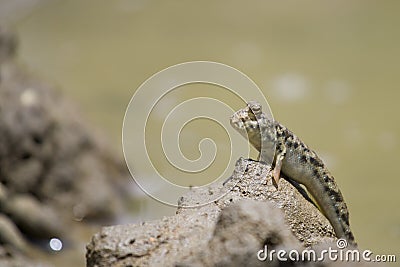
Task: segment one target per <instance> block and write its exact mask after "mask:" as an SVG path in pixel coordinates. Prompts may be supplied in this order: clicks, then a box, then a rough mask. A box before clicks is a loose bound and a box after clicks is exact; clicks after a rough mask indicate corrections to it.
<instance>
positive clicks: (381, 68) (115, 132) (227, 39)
mask: <svg viewBox="0 0 400 267" xmlns="http://www.w3.org/2000/svg"><path fill="white" fill-rule="evenodd" d="M399 8H400V4H399V2H398V1H385V2H381V3H378V2H376V1H352V2H348V1H334V2H326V1H323V2H320V1H303V2H302V4H301V5H300V4H298V3H297V2H287V1H285V2H278V1H274V2H268V3H267V2H256V3H252V4H250V3H247V2H246V3H245V2H239V1H233V2H232V1H217V2H216V1H201V2H200V1H199V2H196V3H194V2H189V1H144V0H141V1H128V0H119V1H112V2H110V1H106V0H99V1H78V0H71V1H53V2H50V1H49V2H45V3H44V4H42V5H40V6H38V7H37V8H35V9H34V10H33V11H32V12H30V13H29V14H27V15H24V16H23V17H22V18H21V19H19V20H18V21H17V22H16V24H15V28H16V30H17V32H18V33H19V36H20V50H19V58H20V61H21V62H23V64H25V65H27V67H28V68H29V69H30V70H32V71H33V72H35V73H36V74H37V75H39V76H41V77H43V78H44V79H46V80H50V81H51V82H53V83H55V84H58V85H59V86H60V90H62V91H64V92H65V93H66V94H67V95H68V96H69V97H71V98H72V99H74V100H76V101H77V102H79V103H80V104H81V107H82V110H83V111H84V113H86V114H87V116H88V117H89V118H90V119H91V120H92V121H93V124H94V125H98V126H99V127H100V128H104V129H105V131H106V132H107V133H108V134H109V136H110V137H111V139H112V140H113V141H114V143H115V147H116V149H121V137H120V136H121V127H122V120H123V115H124V111H125V108H126V106H127V104H128V102H129V99H130V97H131V96H132V94H133V93H134V91H135V89H136V88H137V87H138V86H139V85H140V84H141V83H142V82H144V81H145V80H146V79H147V78H148V77H150V76H151V75H152V74H154V73H155V72H158V71H160V70H162V69H163V68H165V67H168V66H170V65H174V64H177V63H181V62H185V61H192V60H211V61H217V62H222V63H225V64H228V65H231V66H233V67H235V68H237V69H239V70H241V71H243V72H244V73H246V74H247V75H248V76H249V77H251V78H252V79H253V80H254V81H255V82H256V83H257V84H258V85H259V86H260V87H261V88H262V90H263V92H264V94H265V95H266V97H267V99H268V100H269V103H270V105H271V108H272V111H273V113H274V116H275V118H276V119H277V120H279V121H280V122H282V123H283V124H284V125H286V126H287V127H288V128H289V129H291V130H293V131H294V132H295V133H297V135H298V136H299V137H301V138H302V139H303V141H305V142H306V143H308V144H309V145H310V146H311V147H312V148H313V149H314V150H316V151H317V152H318V153H319V154H320V155H321V156H322V157H323V158H324V159H325V161H326V162H327V164H328V166H329V167H330V170H331V172H332V173H333V175H334V176H335V178H336V180H337V182H338V184H339V186H340V188H341V190H342V192H343V194H344V197H345V199H346V201H347V204H348V206H349V210H350V215H351V216H350V220H351V226H352V229H353V231H354V233H355V236H356V239H357V241H358V243H359V245H360V246H361V247H362V248H368V249H371V250H373V251H374V252H375V253H387V254H390V253H391V254H393V253H396V252H398V251H399V249H400V213H399V210H398V205H399V203H400V197H399V193H398V192H399V188H400V182H399V179H398V177H399V169H398V161H399V153H400V143H399V141H400V124H399V119H398V116H399V114H400V107H399V106H400V105H399V99H400V90H399V84H400V75H399V74H400V73H399V69H400V68H399V67H400V66H399V62H400V52H399V47H400V31H399V26H400V16H399V15H398V14H399V11H400V10H399ZM192 91H193V92H195V93H194V95H205V96H211V95H213V94H214V95H215V97H218V98H220V99H222V100H224V101H227V102H229V101H234V100H232V99H231V98H229V97H225V93H224V92H223V91H220V90H217V89H215V88H214V89H213V88H198V87H197V88H195V90H192ZM176 94H177V95H176V96H174V95H171V96H168V97H166V99H163V100H164V101H165V102H164V103H166V104H164V106H159V107H158V108H160V109H162V108H166V110H168V107H169V106H173V105H174V104H175V103H179V101H180V100H181V99H185V98H188V97H190V96H191V95H190V93H187V92H181V93H179V92H177V93H176ZM161 103H162V102H161ZM138 108H140V107H138ZM163 112H164V110H162V112H161V113H163ZM155 121H157V118H156V119H155ZM191 127H193V129H192V130H190V129H188V130H189V131H188V133H187V136H189V137H188V138H186V139H184V140H186V141H184V146H183V147H184V152H185V153H187V155H188V157H189V158H190V157H194V158H195V157H196V155H197V156H198V151H197V142H198V140H199V138H202V137H205V136H207V134H208V133H209V132H213V128H208V127H204V125H203V124H201V123H200V124H199V125H197V128H196V125H193V126H191ZM156 128H157V127H156V126H155V128H154V129H156ZM215 131H216V136H215V138H214V140H215V142H216V143H217V145H218V146H219V149H221V151H224V150H225V149H226V146H227V144H225V143H226V142H225V143H224V141H223V140H224V133H223V132H222V133H221V134H219V133H218V132H219V130H218V129H217V128H215ZM153 138H159V133H157V132H155V133H154V135H153ZM183 138H184V137H183ZM191 141H193V142H191ZM121 153H122V152H121ZM155 157H156V158H157V156H155ZM163 160H165V159H164V158H163V157H162V156H159V157H158V161H160V164H161V166H162V164H164V163H162V161H163ZM160 168H162V167H160ZM162 207H163V206H162V205H160V204H158V203H155V202H154V201H152V200H147V198H144V200H143V202H142V203H141V208H140V209H139V210H138V214H137V217H138V218H142V219H148V218H157V217H160V216H161V215H162V214H168V212H172V210H171V209H169V210H162Z"/></svg>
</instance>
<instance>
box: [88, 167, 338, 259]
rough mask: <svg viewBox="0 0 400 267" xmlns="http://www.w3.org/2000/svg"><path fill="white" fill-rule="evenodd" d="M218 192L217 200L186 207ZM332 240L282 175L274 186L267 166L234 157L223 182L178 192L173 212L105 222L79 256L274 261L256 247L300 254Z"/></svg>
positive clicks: (325, 223) (313, 210)
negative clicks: (148, 219) (124, 222)
mask: <svg viewBox="0 0 400 267" xmlns="http://www.w3.org/2000/svg"><path fill="white" fill-rule="evenodd" d="M227 188H228V190H227ZM222 192H225V193H226V194H225V195H224V196H223V197H222V198H220V199H219V200H217V201H214V202H212V203H210V204H207V205H203V206H197V207H194V208H188V207H193V206H194V205H196V204H201V203H204V200H205V199H209V198H210V196H212V195H219V194H220V193H222ZM335 240H336V238H335V235H334V231H333V228H332V226H331V225H330V224H329V222H328V221H327V219H326V218H325V217H324V216H323V215H322V214H321V213H320V212H319V211H318V209H317V208H316V207H315V206H314V205H313V204H312V203H310V202H309V201H308V200H306V198H304V196H303V195H302V194H301V193H300V192H299V191H298V189H296V188H295V187H293V186H292V184H290V183H289V182H287V181H286V180H284V179H281V180H280V181H279V184H278V189H277V188H276V187H275V186H274V184H273V181H272V175H271V168H270V166H268V165H265V164H262V163H259V162H254V161H251V160H244V159H239V160H238V162H237V163H236V168H235V171H234V173H233V175H232V177H231V178H230V179H229V180H228V181H227V182H226V183H225V184H215V185H213V186H211V187H209V188H199V189H193V190H191V191H190V192H188V193H187V194H186V195H185V196H183V197H182V198H181V199H180V200H179V208H178V210H177V214H176V215H175V216H171V217H166V218H164V219H162V220H158V221H152V222H147V223H142V224H133V225H121V226H111V227H104V228H103V229H102V231H101V232H99V233H97V234H96V235H94V237H93V239H92V241H91V242H90V243H89V244H88V245H87V254H86V259H87V266H89V267H93V266H96V267H102V266H110V265H112V266H130V265H131V266H243V265H249V264H251V265H255V266H257V265H258V266H260V265H262V266H278V265H279V262H274V261H271V262H260V261H258V260H257V259H256V257H255V256H256V255H257V252H258V251H259V250H260V249H262V248H263V247H264V245H268V246H269V247H270V248H274V249H279V248H282V249H285V250H289V249H297V250H298V251H301V250H303V249H305V248H306V247H310V246H312V245H317V244H323V243H327V242H335ZM277 264H278V265H277ZM322 266H324V265H322Z"/></svg>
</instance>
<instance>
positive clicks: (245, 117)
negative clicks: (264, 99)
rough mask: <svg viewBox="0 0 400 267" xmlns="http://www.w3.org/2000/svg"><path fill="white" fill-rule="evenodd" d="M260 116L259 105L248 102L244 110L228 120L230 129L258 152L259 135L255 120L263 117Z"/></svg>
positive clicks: (257, 123) (259, 146) (259, 144)
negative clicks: (234, 130) (236, 132)
mask: <svg viewBox="0 0 400 267" xmlns="http://www.w3.org/2000/svg"><path fill="white" fill-rule="evenodd" d="M261 115H262V107H261V105H260V103H258V102H256V101H250V102H248V104H247V106H246V107H245V108H242V109H240V110H238V111H237V112H235V113H234V114H233V115H232V117H231V119H230V123H231V125H232V127H233V128H234V129H236V130H237V131H238V132H239V133H240V134H241V135H243V136H244V137H245V138H246V139H248V140H249V142H250V143H251V144H252V145H253V146H254V147H255V148H256V149H258V150H260V148H261V134H260V127H259V122H258V120H257V118H261V117H263V116H261Z"/></svg>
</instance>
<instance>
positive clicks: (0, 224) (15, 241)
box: [0, 214, 26, 252]
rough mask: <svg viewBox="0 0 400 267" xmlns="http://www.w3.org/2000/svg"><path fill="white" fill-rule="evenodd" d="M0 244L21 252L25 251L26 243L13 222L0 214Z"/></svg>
mask: <svg viewBox="0 0 400 267" xmlns="http://www.w3.org/2000/svg"><path fill="white" fill-rule="evenodd" d="M0 244H7V245H8V246H11V247H13V248H15V249H17V250H19V251H21V252H23V251H25V250H26V241H25V239H24V237H23V236H22V234H21V232H20V231H19V230H18V228H17V227H15V225H14V223H13V221H11V220H10V219H9V218H8V217H7V216H5V215H3V214H0Z"/></svg>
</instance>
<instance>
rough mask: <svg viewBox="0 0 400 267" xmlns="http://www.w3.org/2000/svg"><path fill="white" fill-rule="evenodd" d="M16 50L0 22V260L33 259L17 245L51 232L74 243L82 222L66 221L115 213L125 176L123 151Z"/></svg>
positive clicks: (41, 240)
mask: <svg viewBox="0 0 400 267" xmlns="http://www.w3.org/2000/svg"><path fill="white" fill-rule="evenodd" d="M16 52H17V39H16V38H15V35H14V34H13V33H12V32H10V31H8V30H6V29H5V28H4V27H1V26H0V214H1V216H0V252H4V253H0V266H34V265H33V262H34V261H31V259H28V261H29V262H30V263H31V264H23V263H22V262H24V259H25V258H26V257H27V255H28V254H25V255H24V254H23V253H21V251H22V250H23V249H21V248H22V247H28V249H27V250H28V251H31V250H33V249H32V247H34V246H35V245H37V246H41V248H45V249H48V243H49V239H50V238H52V237H58V238H60V240H62V241H68V242H65V243H64V244H67V243H68V246H69V247H68V248H69V249H72V246H74V245H75V244H80V243H81V242H82V236H80V235H79V231H78V230H82V229H81V227H83V228H84V227H85V226H82V225H83V224H81V225H79V226H77V224H71V221H73V220H75V221H84V222H86V221H88V220H90V221H91V223H92V222H101V223H105V222H110V221H111V220H113V219H114V218H116V216H117V215H118V214H120V213H121V212H122V210H123V204H122V203H123V201H125V200H126V197H127V194H125V193H126V191H124V190H123V188H124V186H125V185H126V183H129V182H130V178H129V173H128V171H127V168H126V165H125V163H124V161H123V159H122V157H121V156H117V154H116V153H115V152H114V151H113V149H112V148H111V146H110V145H109V144H108V143H107V142H106V141H105V139H104V138H103V137H102V136H101V135H100V134H99V132H98V131H97V130H93V127H91V126H90V125H89V124H88V123H87V122H86V121H85V120H84V119H82V116H81V114H80V113H79V111H78V109H77V108H76V107H75V106H74V105H73V104H72V103H71V102H69V101H68V100H66V98H65V96H63V95H61V94H60V93H59V92H58V91H57V89H56V88H55V87H54V86H51V85H49V84H48V83H46V82H43V81H41V80H39V79H37V78H35V77H34V76H33V75H32V74H30V73H29V72H27V71H26V70H25V69H24V68H22V67H21V66H20V65H19V64H17V63H16V60H15V58H14V56H15V54H16ZM87 228H88V229H89V227H87ZM25 240H29V242H28V241H25ZM30 241H34V242H30ZM25 245H27V246H25ZM35 249H37V247H36V248H35ZM43 253H46V251H44V252H43ZM35 255H36V254H35ZM19 260H21V261H19ZM40 266H44V265H43V264H41V265H40Z"/></svg>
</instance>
